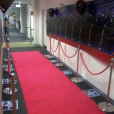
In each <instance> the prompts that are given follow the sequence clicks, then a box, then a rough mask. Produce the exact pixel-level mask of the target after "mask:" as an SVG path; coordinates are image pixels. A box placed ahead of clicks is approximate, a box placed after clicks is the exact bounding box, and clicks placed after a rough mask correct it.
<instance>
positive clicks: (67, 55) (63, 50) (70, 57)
mask: <svg viewBox="0 0 114 114" xmlns="http://www.w3.org/2000/svg"><path fill="white" fill-rule="evenodd" d="M60 47H61V50H62V52H63V54H64V55H65V56H66V57H67V58H73V57H74V56H75V55H76V54H77V52H78V51H75V53H74V54H73V55H72V56H68V55H67V54H66V53H65V52H64V50H63V48H62V45H61V44H60Z"/></svg>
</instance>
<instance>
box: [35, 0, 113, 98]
mask: <svg viewBox="0 0 114 114" xmlns="http://www.w3.org/2000/svg"><path fill="white" fill-rule="evenodd" d="M75 2H76V0H61V1H60V0H48V1H47V0H39V1H37V0H35V3H36V5H35V8H36V9H35V22H36V23H35V25H36V26H35V29H36V30H35V40H36V43H37V44H40V45H41V46H43V43H42V41H43V39H42V23H43V22H42V21H43V20H44V19H42V18H43V16H42V13H43V10H44V9H48V8H51V7H57V6H59V4H60V3H64V4H65V5H68V4H73V3H75ZM36 6H37V7H36ZM45 16H46V14H45ZM44 18H45V17H44ZM44 24H45V26H46V22H45V21H44ZM44 31H45V30H44ZM44 34H45V33H44ZM44 39H47V49H48V51H49V50H50V49H49V37H48V36H45V38H44ZM56 44H57V41H56V40H52V47H53V48H54V49H55V48H56ZM62 46H63V47H64V46H65V44H64V43H62ZM66 47H67V54H68V55H72V54H73V53H74V50H76V49H75V48H73V47H71V46H69V45H66ZM81 52H82V54H83V56H84V59H85V61H86V63H87V65H88V67H89V68H90V69H91V70H92V71H93V72H95V73H96V72H99V71H101V70H102V69H103V68H104V67H106V64H104V63H102V62H101V61H99V60H97V59H96V58H94V57H92V56H91V55H89V54H88V53H85V52H83V51H81ZM55 55H56V56H57V55H58V52H57V53H55ZM60 59H61V60H62V61H63V62H65V63H66V64H67V65H69V66H70V67H71V68H72V69H73V70H74V71H76V60H77V57H75V58H73V59H67V58H66V57H65V56H64V55H63V54H62V53H61V57H60ZM109 72H110V69H108V70H107V71H106V72H105V73H102V74H101V75H98V76H91V75H90V74H89V73H88V72H87V71H86V69H85V68H84V66H83V64H82V62H81V60H80V68H79V74H80V75H82V76H83V77H84V78H85V79H86V80H88V81H89V82H90V83H92V84H93V85H94V86H95V87H97V88H98V89H100V90H101V91H103V92H104V93H105V94H106V93H107V86H108V80H109ZM113 75H114V69H113ZM113 75H112V76H113ZM113 87H114V76H113V78H112V84H111V92H110V97H111V98H112V99H113V100H114V91H113Z"/></svg>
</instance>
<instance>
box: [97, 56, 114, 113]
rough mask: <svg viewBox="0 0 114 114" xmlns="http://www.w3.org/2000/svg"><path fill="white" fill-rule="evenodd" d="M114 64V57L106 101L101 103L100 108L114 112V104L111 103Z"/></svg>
mask: <svg viewBox="0 0 114 114" xmlns="http://www.w3.org/2000/svg"><path fill="white" fill-rule="evenodd" d="M113 65H114V58H111V64H110V74H109V82H108V89H107V95H106V101H105V102H101V103H99V108H101V109H102V110H103V111H105V112H114V105H113V104H111V103H109V98H110V89H111V81H112V70H113Z"/></svg>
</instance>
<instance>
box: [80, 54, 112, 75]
mask: <svg viewBox="0 0 114 114" xmlns="http://www.w3.org/2000/svg"><path fill="white" fill-rule="evenodd" d="M80 57H81V60H82V62H83V64H84V66H85V68H86V70H87V71H88V72H89V73H90V74H92V75H99V74H102V73H103V72H105V71H106V70H107V69H108V68H109V66H110V64H109V65H108V66H106V68H104V69H103V70H102V71H100V72H98V73H93V72H92V71H90V70H89V68H88V67H87V65H86V64H85V61H84V59H83V56H82V54H81V53H80Z"/></svg>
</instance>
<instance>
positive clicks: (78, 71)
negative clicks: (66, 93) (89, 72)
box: [77, 45, 80, 80]
mask: <svg viewBox="0 0 114 114" xmlns="http://www.w3.org/2000/svg"><path fill="white" fill-rule="evenodd" d="M79 57H80V45H78V57H77V80H78V72H79Z"/></svg>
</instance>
